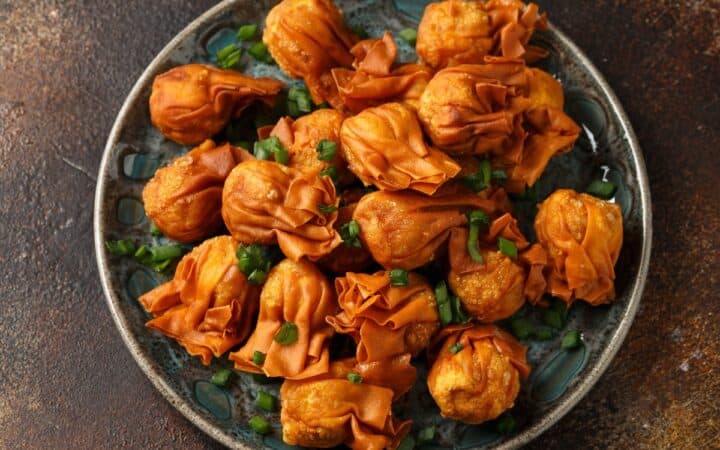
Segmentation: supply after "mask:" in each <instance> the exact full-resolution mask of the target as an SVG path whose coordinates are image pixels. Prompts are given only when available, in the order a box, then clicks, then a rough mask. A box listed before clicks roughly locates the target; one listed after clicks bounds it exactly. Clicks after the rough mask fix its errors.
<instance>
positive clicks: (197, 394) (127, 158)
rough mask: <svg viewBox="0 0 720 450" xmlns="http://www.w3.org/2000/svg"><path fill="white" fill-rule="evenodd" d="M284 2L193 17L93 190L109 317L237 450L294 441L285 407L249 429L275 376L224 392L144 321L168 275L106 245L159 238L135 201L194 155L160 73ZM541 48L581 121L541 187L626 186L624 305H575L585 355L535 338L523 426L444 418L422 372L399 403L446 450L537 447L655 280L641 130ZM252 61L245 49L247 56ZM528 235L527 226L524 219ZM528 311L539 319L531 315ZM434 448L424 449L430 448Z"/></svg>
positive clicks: (111, 148) (621, 271) (147, 367)
mask: <svg viewBox="0 0 720 450" xmlns="http://www.w3.org/2000/svg"><path fill="white" fill-rule="evenodd" d="M273 3H275V2H272V1H248V0H227V1H224V2H222V3H220V4H219V5H217V6H216V7H214V8H213V9H211V10H210V11H208V12H207V13H205V14H204V15H203V16H201V17H200V18H198V19H197V20H196V21H195V22H193V23H192V24H190V25H189V26H188V27H187V28H186V29H185V30H183V31H182V32H181V33H180V34H178V36H177V37H176V38H175V39H173V40H172V41H171V42H170V43H169V44H168V45H167V47H166V48H165V49H164V50H163V51H162V52H161V53H160V54H159V55H158V56H157V57H156V58H155V60H154V61H153V62H152V63H151V64H150V66H149V67H148V68H147V69H146V71H145V72H144V73H143V75H142V76H141V77H140V79H139V80H138V82H137V84H136V85H135V87H134V88H133V90H132V92H131V94H130V95H129V97H128V98H127V100H126V102H125V104H124V105H123V108H122V110H121V111H120V114H119V116H118V118H117V121H116V123H115V126H114V127H113V130H112V132H111V134H110V137H109V139H108V143H107V146H106V149H105V154H104V157H103V161H102V164H101V167H100V174H99V178H98V185H97V192H96V198H95V244H96V252H97V260H98V266H99V270H100V276H101V279H102V283H103V287H104V290H105V294H106V297H107V300H108V304H109V306H110V309H111V312H112V315H113V317H114V319H115V321H116V324H117V326H118V328H119V329H120V331H121V334H122V336H123V339H124V340H125V342H126V344H127V346H128V348H129V349H130V351H131V352H132V354H133V355H134V357H135V359H136V360H137V362H138V364H139V365H140V367H141V368H142V369H143V371H144V372H145V373H146V374H147V375H148V377H149V378H150V380H151V381H152V382H153V384H154V385H155V386H156V387H157V388H158V389H159V390H160V392H161V393H162V394H163V395H164V396H165V397H166V398H167V399H168V400H169V401H170V402H171V403H172V404H173V405H174V406H175V407H176V408H177V409H178V410H179V411H180V412H182V413H183V414H184V415H185V416H187V417H188V419H190V420H191V421H192V422H193V423H195V424H196V425H197V426H198V427H200V428H201V429H203V430H204V431H205V432H207V433H208V434H209V435H210V436H212V437H214V438H215V439H217V440H218V441H219V442H221V443H223V444H225V445H227V446H229V447H233V448H263V447H271V448H286V447H288V446H286V445H285V444H283V443H282V439H281V432H280V429H279V423H280V421H279V417H278V415H277V414H269V415H268V416H269V417H271V418H272V423H273V424H274V429H273V433H271V434H269V435H267V436H265V437H261V436H258V435H256V434H254V433H253V432H252V431H251V430H250V428H249V426H248V425H247V420H248V419H249V418H250V417H251V416H253V415H255V414H257V410H256V409H255V407H254V398H255V393H256V392H257V390H258V389H261V388H262V389H263V390H266V391H269V392H272V393H274V394H275V395H277V391H278V389H279V385H278V384H272V383H271V384H266V385H260V384H258V382H257V381H255V380H254V379H253V378H252V377H250V376H248V375H244V374H237V376H236V377H235V379H234V380H233V383H231V385H230V386H231V387H230V388H229V389H227V390H226V389H221V388H217V387H215V386H214V385H212V384H210V383H207V382H206V380H208V379H209V378H210V376H211V374H212V373H213V372H214V371H216V370H217V369H218V368H220V367H230V366H231V365H230V364H229V362H228V361H222V360H221V361H215V362H213V364H212V365H211V366H210V367H204V366H202V364H200V362H199V361H198V360H197V359H195V358H191V357H189V356H188V355H187V354H186V353H185V351H184V350H183V349H181V348H180V347H179V346H178V345H176V344H175V343H174V342H173V341H171V340H169V339H166V338H165V337H163V336H162V335H160V334H158V333H156V332H153V331H151V330H148V329H146V328H145V326H144V323H145V322H146V321H147V319H148V315H147V314H146V313H145V312H144V311H143V309H142V307H141V306H140V305H139V304H138V302H137V297H138V296H139V295H140V294H142V293H144V292H146V291H147V290H149V289H151V288H152V287H153V286H156V285H157V284H158V283H160V282H162V281H165V279H167V276H159V275H157V274H155V273H154V272H152V271H151V270H149V269H147V268H144V267H142V266H140V265H137V264H136V263H135V262H134V261H132V260H129V259H122V258H116V257H110V256H109V255H108V254H107V253H106V252H105V250H104V248H103V242H104V241H105V240H108V239H118V238H121V237H122V238H130V239H133V240H135V241H136V242H153V241H158V240H159V241H163V239H164V238H159V239H158V238H154V237H152V236H151V235H150V233H149V223H148V221H147V219H146V218H145V215H144V212H143V210H142V204H141V203H140V198H141V192H142V188H143V186H144V183H145V181H146V180H147V179H148V178H150V177H151V176H152V174H153V173H154V171H155V170H156V169H157V168H158V167H160V166H162V165H163V164H166V163H167V162H168V161H170V160H171V159H172V158H174V157H175V156H177V155H179V154H182V153H183V152H185V151H187V147H182V146H179V145H177V144H175V143H173V142H170V141H168V140H166V139H165V138H164V137H163V136H162V135H161V134H160V133H159V132H158V131H157V130H156V129H155V128H154V127H152V126H151V124H150V120H149V112H148V108H147V99H148V97H149V94H150V86H151V83H152V79H153V77H154V76H155V75H157V74H159V73H161V72H163V71H165V70H167V69H169V68H171V67H173V66H176V65H180V64H185V63H189V62H209V61H210V54H211V53H212V52H208V50H207V49H208V48H211V49H214V48H216V47H218V46H221V45H222V44H223V39H225V38H226V37H227V36H228V35H229V32H228V31H226V29H227V28H228V27H236V26H237V25H239V24H243V23H261V22H262V20H263V18H264V16H265V14H266V13H267V11H268V10H269V8H270V7H271V5H272V4H273ZM337 3H338V4H339V6H340V7H341V8H342V9H343V11H344V13H345V15H346V18H347V20H348V22H350V23H352V24H358V25H363V27H364V28H365V29H366V30H367V31H368V32H369V34H370V35H371V36H378V35H380V34H381V33H382V31H384V30H385V29H389V30H391V31H399V30H401V29H403V28H406V27H409V26H410V27H415V26H416V25H417V21H418V17H417V14H418V12H419V11H422V9H421V8H419V7H418V3H420V2H403V1H397V2H395V3H393V2H389V1H382V0H369V1H368V0H366V1H362V2H352V1H338V2H337ZM534 43H535V44H537V45H540V46H542V47H544V48H546V49H548V50H550V52H551V56H550V57H549V58H547V59H546V60H545V61H543V62H542V63H541V64H540V66H541V67H542V68H543V69H545V70H547V71H548V72H550V73H551V74H553V75H554V76H556V77H557V78H558V79H559V80H560V81H561V82H562V83H563V86H564V89H565V94H566V111H567V112H568V114H569V115H570V116H571V117H573V118H574V119H575V120H576V121H577V122H578V123H579V124H580V125H581V126H582V127H583V129H584V132H583V135H582V137H581V138H580V139H579V140H578V143H577V145H576V147H575V149H574V151H573V152H571V153H569V154H567V155H564V156H561V157H558V158H555V159H554V160H553V161H551V164H550V166H549V167H548V170H547V171H546V173H545V174H544V175H543V177H542V178H541V179H540V181H539V182H538V184H537V187H538V194H539V198H544V197H546V196H547V195H548V194H549V193H550V192H552V191H553V190H555V189H557V188H560V187H569V188H574V189H577V190H583V189H584V188H585V187H586V186H587V185H588V184H589V183H590V181H591V180H593V179H596V178H599V177H605V178H606V179H609V180H611V181H613V182H614V183H615V184H616V185H618V187H619V188H618V191H617V193H616V196H615V201H617V202H618V203H620V205H621V206H622V209H623V216H624V220H625V224H624V226H625V229H624V233H625V244H624V246H623V250H622V253H621V255H620V260H619V262H618V265H617V274H618V279H617V282H616V287H617V292H618V299H617V300H616V301H615V302H614V303H613V305H612V306H603V307H597V308H591V307H588V306H586V305H584V304H576V305H575V306H573V308H572V309H571V311H570V314H569V317H568V324H567V327H566V329H577V330H582V332H583V342H584V344H583V345H582V346H581V347H580V348H579V349H576V350H573V351H565V350H558V349H559V340H560V338H561V336H562V332H560V333H556V336H555V338H553V339H551V340H548V341H544V342H538V341H531V342H528V344H529V346H530V349H529V353H528V357H529V361H530V362H531V364H532V365H533V375H532V376H531V378H530V379H529V380H528V382H527V383H525V385H524V386H523V392H522V393H521V395H520V397H519V399H518V401H517V402H516V406H515V408H514V409H513V414H514V416H515V418H516V420H517V422H518V425H519V427H518V430H517V432H516V433H514V434H511V435H500V434H498V433H497V432H496V429H495V427H494V426H493V425H492V424H488V425H483V426H466V425H462V424H458V423H455V422H452V421H447V420H442V418H441V417H440V416H439V414H438V410H437V407H436V406H435V405H434V404H433V402H432V399H431V398H430V397H429V395H428V394H427V388H426V386H425V383H424V381H423V380H424V375H425V373H426V371H427V368H426V367H424V366H423V365H422V364H421V365H420V367H419V372H420V375H421V376H420V381H419V382H418V383H417V384H416V386H415V388H414V389H413V390H412V391H411V392H410V393H409V394H408V395H407V396H406V397H405V398H403V399H401V401H400V402H399V403H398V404H397V405H396V406H397V407H396V412H397V414H398V415H399V416H400V417H403V418H412V419H413V420H414V421H415V423H416V429H418V428H420V427H422V426H425V425H430V424H433V425H436V426H437V429H438V431H439V433H438V434H439V437H438V438H437V441H436V443H435V444H434V446H435V447H437V448H441V447H442V448H458V449H461V448H462V449H464V448H502V449H506V448H516V447H519V446H522V445H523V444H526V443H528V442H530V441H531V440H532V439H533V438H534V437H536V436H537V435H539V434H540V433H542V432H543V431H544V430H546V429H547V428H548V427H549V426H550V425H552V424H553V423H555V422H556V421H557V420H558V419H559V418H560V417H562V416H563V415H564V414H565V413H567V412H568V411H569V410H570V409H571V408H572V407H573V406H574V405H575V404H576V403H577V402H578V401H579V400H580V398H581V397H582V396H583V395H585V393H587V391H588V390H589V389H590V388H591V387H592V386H593V384H594V383H595V382H596V381H597V379H598V378H599V377H600V375H601V374H602V373H603V371H604V370H605V369H606V368H607V366H608V364H609V362H610V360H611V359H612V358H613V356H614V355H615V353H616V352H617V350H618V348H619V346H620V345H621V343H622V341H623V339H624V337H625V335H626V334H627V331H628V329H629V327H630V324H631V322H632V319H633V317H634V315H635V312H636V310H637V307H638V304H639V302H640V298H641V295H642V290H643V286H644V282H645V278H646V275H647V269H648V262H649V257H650V244H651V210H650V193H649V190H648V184H647V177H646V173H645V167H644V161H643V157H642V154H641V151H640V148H639V146H638V143H637V140H636V138H635V135H634V133H633V131H632V128H631V126H630V124H629V122H628V120H627V118H626V116H625V114H624V112H623V111H622V108H621V106H620V104H619V102H618V100H617V99H616V98H615V96H614V94H613V93H612V91H611V90H610V88H609V87H608V86H607V84H606V83H605V81H604V80H603V79H602V77H601V76H600V74H599V73H598V72H597V70H596V69H595V68H594V67H593V66H592V64H591V63H590V62H589V61H588V60H587V58H586V57H585V56H584V55H583V54H582V53H581V52H580V51H579V50H578V49H577V48H576V47H575V46H574V45H573V44H572V43H571V42H570V41H568V40H567V38H565V36H564V35H562V33H560V32H559V31H557V29H555V28H552V27H551V29H550V30H549V31H547V32H542V33H538V34H537V35H536V37H535V38H534ZM399 45H400V55H401V59H403V60H410V59H413V58H414V53H413V51H412V49H411V48H410V47H408V46H407V45H406V44H404V43H399ZM245 58H247V57H245ZM245 58H244V59H243V61H242V63H241V66H242V67H243V69H244V70H245V71H246V72H248V73H250V74H252V75H255V76H261V75H269V76H273V77H276V78H279V79H282V80H284V81H288V82H289V81H290V80H289V79H287V77H286V76H285V75H284V74H282V72H281V71H280V70H279V69H278V68H277V67H276V66H268V65H265V64H252V63H251V61H250V60H249V59H245ZM526 206H527V207H525V208H523V207H522V205H521V207H520V208H518V213H519V214H520V219H521V222H523V223H524V224H525V225H526V226H527V224H528V223H530V220H529V219H528V217H529V214H531V213H532V211H531V209H532V208H531V206H530V205H526ZM525 229H527V227H525ZM529 313H530V314H534V313H537V311H531V312H529ZM428 448H429V447H428Z"/></svg>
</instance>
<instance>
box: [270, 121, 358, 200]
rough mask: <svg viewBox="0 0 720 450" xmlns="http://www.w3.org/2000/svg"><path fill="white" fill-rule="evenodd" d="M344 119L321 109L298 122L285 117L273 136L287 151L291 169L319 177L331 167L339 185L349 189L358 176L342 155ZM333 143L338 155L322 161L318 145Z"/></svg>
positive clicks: (272, 132)
mask: <svg viewBox="0 0 720 450" xmlns="http://www.w3.org/2000/svg"><path fill="white" fill-rule="evenodd" d="M343 120H345V116H344V115H343V114H342V113H340V112H338V111H335V110H334V109H328V108H323V109H318V110H315V111H313V112H312V113H310V114H306V115H304V116H302V117H300V118H299V119H297V120H293V119H292V118H290V117H283V118H282V119H280V121H278V123H277V125H275V127H273V129H272V131H271V132H270V134H271V135H272V136H277V137H278V139H280V142H281V143H282V145H283V147H285V149H286V150H287V151H288V154H289V156H290V160H289V161H288V166H289V167H292V168H294V169H298V170H301V171H304V172H310V173H313V174H317V173H319V172H321V171H323V170H325V169H328V168H329V167H334V168H335V170H336V172H337V181H338V184H339V185H343V186H344V185H348V184H351V183H352V182H353V181H354V180H355V176H354V175H353V174H352V172H350V171H349V170H348V168H347V163H346V162H345V160H344V159H343V157H342V152H341V151H340V126H341V125H342V122H343ZM321 141H330V142H332V143H333V144H335V155H334V157H333V158H332V160H330V161H323V160H321V159H320V158H319V157H318V156H319V153H318V144H319V143H320V142H321Z"/></svg>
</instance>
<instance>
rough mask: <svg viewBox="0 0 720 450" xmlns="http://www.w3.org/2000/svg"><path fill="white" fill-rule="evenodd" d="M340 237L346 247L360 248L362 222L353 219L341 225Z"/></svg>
mask: <svg viewBox="0 0 720 450" xmlns="http://www.w3.org/2000/svg"><path fill="white" fill-rule="evenodd" d="M340 237H341V238H342V240H343V244H345V246H346V247H355V248H360V247H362V244H361V243H360V224H359V223H357V221H356V220H351V221H350V222H346V223H344V224H342V226H340Z"/></svg>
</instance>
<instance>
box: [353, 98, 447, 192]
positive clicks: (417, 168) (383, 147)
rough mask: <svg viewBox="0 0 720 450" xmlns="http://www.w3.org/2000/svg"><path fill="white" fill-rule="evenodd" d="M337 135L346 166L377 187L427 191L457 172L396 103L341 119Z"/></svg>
mask: <svg viewBox="0 0 720 450" xmlns="http://www.w3.org/2000/svg"><path fill="white" fill-rule="evenodd" d="M340 138H341V140H342V152H343V156H344V157H345V160H347V162H348V165H349V167H350V170H351V171H352V172H353V173H354V174H355V175H357V177H358V178H360V180H362V182H363V183H365V185H369V184H374V185H375V186H376V187H377V188H378V189H382V190H387V191H398V190H402V189H413V190H416V191H419V192H422V193H424V194H428V195H430V194H432V193H434V192H435V191H436V190H437V189H438V188H439V187H440V186H441V185H442V184H443V183H445V182H446V181H448V180H449V179H450V178H452V177H454V176H455V175H456V174H457V173H458V172H459V171H460V166H458V165H457V163H456V162H455V161H453V160H452V159H451V158H450V157H448V156H447V155H446V154H445V153H443V152H441V151H439V150H438V149H436V148H434V147H431V146H428V145H427V144H426V143H425V141H424V138H423V134H422V130H421V129H420V123H419V122H418V120H417V118H416V116H415V112H414V111H413V110H412V109H410V108H408V107H407V106H404V105H402V104H400V103H386V104H384V105H381V106H378V107H376V108H368V109H366V110H364V111H363V112H361V113H360V114H358V115H357V116H353V117H350V118H348V119H345V122H343V125H342V128H341V130H340Z"/></svg>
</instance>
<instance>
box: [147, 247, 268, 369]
mask: <svg viewBox="0 0 720 450" xmlns="http://www.w3.org/2000/svg"><path fill="white" fill-rule="evenodd" d="M237 246H238V243H237V242H236V241H235V240H234V239H233V238H231V237H230V236H219V237H215V238H212V239H209V240H207V241H205V242H203V243H202V244H200V245H199V246H198V247H195V248H194V249H193V251H191V252H190V253H188V254H187V255H185V256H184V257H183V259H182V260H181V261H180V263H179V264H178V266H177V269H176V270H175V276H174V277H173V279H172V280H171V281H168V282H167V283H165V284H162V285H160V286H158V287H156V288H155V289H153V290H152V291H150V292H148V293H146V294H144V295H142V296H141V297H140V299H139V300H140V303H141V304H142V305H143V307H144V308H145V309H146V310H147V311H148V312H149V313H152V315H153V316H154V317H155V318H154V319H152V320H150V321H149V322H148V323H147V324H146V325H147V326H148V327H149V328H153V329H155V330H158V331H160V332H161V333H163V334H165V335H167V336H169V337H171V338H173V339H175V340H176V341H177V342H178V343H179V344H180V345H182V346H183V347H185V350H187V352H188V353H190V354H191V355H193V356H198V357H200V359H201V360H202V362H203V364H205V365H208V364H210V360H211V359H212V357H213V356H215V357H220V356H222V355H223V354H224V353H225V352H227V351H228V350H230V349H231V348H232V347H234V346H236V345H238V344H240V343H241V342H242V341H244V340H245V338H246V337H247V336H248V335H249V334H250V331H251V330H252V325H253V320H254V319H255V314H256V313H257V310H258V298H259V294H260V289H259V287H258V286H255V285H253V284H251V283H248V281H247V279H246V278H245V275H243V274H242V272H240V270H239V269H238V267H237V258H236V257H235V251H236V250H237Z"/></svg>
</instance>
